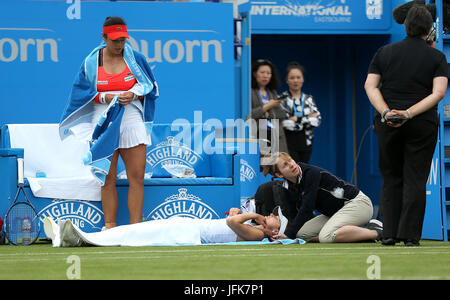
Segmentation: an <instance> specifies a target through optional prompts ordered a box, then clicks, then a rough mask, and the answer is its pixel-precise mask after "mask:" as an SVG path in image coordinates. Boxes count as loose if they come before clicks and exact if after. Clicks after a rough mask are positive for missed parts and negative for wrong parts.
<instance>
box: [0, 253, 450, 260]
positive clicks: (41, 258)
mask: <svg viewBox="0 0 450 300" xmlns="http://www.w3.org/2000/svg"><path fill="white" fill-rule="evenodd" d="M448 253H450V251H449V252H447V251H425V252H415V251H401V252H394V253H393V252H390V251H387V252H377V253H376V255H442V254H448ZM58 254H59V255H58V257H56V258H55V257H51V255H48V257H47V258H46V257H31V256H29V257H23V256H22V257H14V258H12V257H11V256H9V257H6V256H5V257H0V262H4V263H6V262H10V263H11V262H33V261H34V262H38V261H55V260H56V261H57V260H61V259H64V260H65V259H66V256H67V255H73V254H76V255H79V256H80V258H81V260H82V261H89V260H99V259H102V260H111V259H114V260H118V259H127V260H135V259H140V260H142V259H164V258H167V259H174V258H177V259H179V258H183V259H193V258H214V257H218V258H219V257H274V256H278V257H286V256H298V257H302V256H321V257H323V256H347V255H351V256H367V255H369V254H373V253H367V252H351V253H299V252H296V253H240V254H239V253H236V254H221V253H217V254H204V253H198V254H190V255H186V254H185V255H182V256H180V255H171V254H169V255H149V256H147V255H146V256H136V255H134V256H129V255H127V254H132V253H124V252H122V253H120V252H112V253H109V254H124V255H120V256H92V255H85V254H86V253H74V252H70V253H58ZM60 255H65V256H64V257H61V256H60ZM41 256H42V255H41Z"/></svg>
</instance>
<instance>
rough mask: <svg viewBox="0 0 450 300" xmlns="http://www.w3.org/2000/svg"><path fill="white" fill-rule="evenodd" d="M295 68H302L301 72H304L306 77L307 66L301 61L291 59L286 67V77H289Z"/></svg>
mask: <svg viewBox="0 0 450 300" xmlns="http://www.w3.org/2000/svg"><path fill="white" fill-rule="evenodd" d="M293 69H298V70H300V72H302V74H303V77H305V72H306V70H305V67H303V66H302V65H301V64H299V63H298V62H296V61H291V62H290V63H288V65H287V67H286V72H285V74H284V77H286V78H287V76H288V74H289V72H290V71H291V70H293Z"/></svg>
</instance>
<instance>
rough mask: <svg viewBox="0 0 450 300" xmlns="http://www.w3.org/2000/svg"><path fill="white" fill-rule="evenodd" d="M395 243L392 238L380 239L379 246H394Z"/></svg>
mask: <svg viewBox="0 0 450 300" xmlns="http://www.w3.org/2000/svg"><path fill="white" fill-rule="evenodd" d="M395 243H397V240H396V239H394V238H383V239H381V244H383V245H385V246H394V245H395Z"/></svg>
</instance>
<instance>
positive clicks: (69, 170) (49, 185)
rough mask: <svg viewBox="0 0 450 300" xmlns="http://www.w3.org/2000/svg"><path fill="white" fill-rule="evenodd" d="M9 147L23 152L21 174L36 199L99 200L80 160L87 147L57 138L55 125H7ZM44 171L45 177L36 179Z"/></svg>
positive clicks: (95, 184)
mask: <svg viewBox="0 0 450 300" xmlns="http://www.w3.org/2000/svg"><path fill="white" fill-rule="evenodd" d="M8 129H9V136H10V145H11V148H23V149H24V175H25V177H26V178H27V180H28V182H29V183H30V188H31V191H32V192H33V195H34V196H35V197H44V198H54V199H73V200H91V201H100V200H101V198H100V185H99V184H98V183H97V182H96V180H95V178H94V177H93V176H92V174H91V172H90V171H89V168H87V167H86V166H85V165H84V164H83V161H82V158H83V157H84V155H85V154H86V153H87V151H88V150H89V145H88V144H87V143H83V142H81V141H80V140H78V139H76V138H75V137H73V136H69V137H68V138H66V139H65V140H64V141H61V139H60V137H59V131H58V124H10V125H8ZM37 172H44V173H45V174H46V177H45V178H36V177H37V176H36V173H37Z"/></svg>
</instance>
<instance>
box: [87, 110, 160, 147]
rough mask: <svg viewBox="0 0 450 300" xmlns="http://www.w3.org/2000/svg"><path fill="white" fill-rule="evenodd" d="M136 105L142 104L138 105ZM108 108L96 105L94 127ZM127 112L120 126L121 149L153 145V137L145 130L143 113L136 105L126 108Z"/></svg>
mask: <svg viewBox="0 0 450 300" xmlns="http://www.w3.org/2000/svg"><path fill="white" fill-rule="evenodd" d="M136 104H138V105H139V104H140V102H139V103H136ZM107 107H108V104H99V103H95V105H94V115H93V118H92V126H93V128H95V126H96V125H97V122H98V119H99V118H100V115H101V114H102V112H104V111H105V109H106V108H107ZM124 108H125V111H124V113H123V117H122V123H121V124H120V140H119V148H120V149H123V148H132V147H135V146H137V145H140V144H144V145H147V146H150V145H151V144H152V140H151V136H150V134H148V133H147V130H146V129H145V124H144V120H143V118H142V113H141V112H140V110H139V108H137V107H136V105H134V104H131V103H130V104H128V105H125V106H124Z"/></svg>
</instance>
